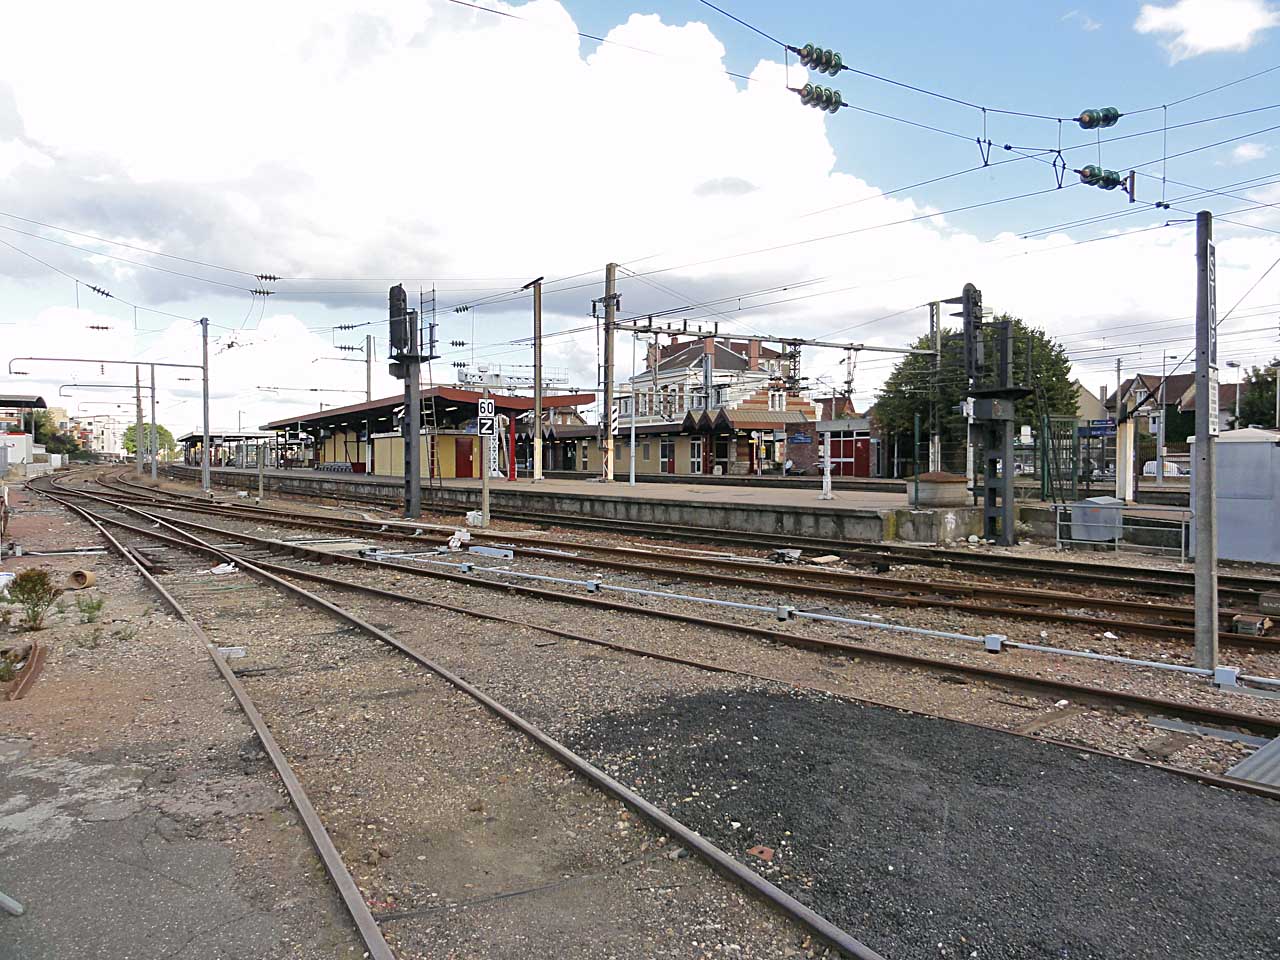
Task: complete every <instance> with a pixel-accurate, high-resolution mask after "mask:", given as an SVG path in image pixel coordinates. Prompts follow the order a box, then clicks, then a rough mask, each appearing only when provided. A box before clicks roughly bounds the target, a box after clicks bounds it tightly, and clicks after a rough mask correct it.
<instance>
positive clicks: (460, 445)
mask: <svg viewBox="0 0 1280 960" xmlns="http://www.w3.org/2000/svg"><path fill="white" fill-rule="evenodd" d="M453 464H454V469H453V475H454V476H455V477H469V476H471V474H472V473H473V472H474V467H473V466H472V464H471V437H456V438H455V439H454V441H453Z"/></svg>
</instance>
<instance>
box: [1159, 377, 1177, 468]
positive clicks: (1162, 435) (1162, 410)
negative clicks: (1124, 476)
mask: <svg viewBox="0 0 1280 960" xmlns="http://www.w3.org/2000/svg"><path fill="white" fill-rule="evenodd" d="M1175 358H1176V357H1170V356H1169V355H1167V353H1161V355H1160V401H1158V402H1160V425H1158V429H1157V430H1156V486H1164V485H1165V413H1167V412H1169V408H1167V406H1166V399H1165V379H1166V378H1167V376H1169V374H1166V372H1165V371H1166V369H1167V367H1169V361H1170V360H1175Z"/></svg>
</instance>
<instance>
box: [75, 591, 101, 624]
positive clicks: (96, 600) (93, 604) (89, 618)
mask: <svg viewBox="0 0 1280 960" xmlns="http://www.w3.org/2000/svg"><path fill="white" fill-rule="evenodd" d="M106 605H107V598H106V597H76V609H77V610H79V611H80V622H81V623H97V622H98V618H99V617H100V616H101V615H102V608H103V607H104V606H106Z"/></svg>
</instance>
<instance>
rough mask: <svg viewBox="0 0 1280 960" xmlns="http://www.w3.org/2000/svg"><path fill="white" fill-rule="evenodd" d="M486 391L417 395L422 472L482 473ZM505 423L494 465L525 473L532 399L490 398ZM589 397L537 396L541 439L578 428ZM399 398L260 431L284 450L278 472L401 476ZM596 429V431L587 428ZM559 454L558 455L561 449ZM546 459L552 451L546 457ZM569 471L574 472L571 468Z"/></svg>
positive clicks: (445, 475) (436, 390) (437, 390)
mask: <svg viewBox="0 0 1280 960" xmlns="http://www.w3.org/2000/svg"><path fill="white" fill-rule="evenodd" d="M484 396H485V394H484V393H482V392H480V391H477V390H466V389H462V388H459V387H447V386H436V387H428V388H424V389H423V390H422V395H421V398H422V410H423V412H422V425H423V429H422V436H421V438H420V440H419V443H420V451H421V457H422V460H421V462H422V475H423V476H424V477H439V478H441V479H452V478H457V477H479V476H480V475H481V473H480V470H481V463H480V455H481V443H480V438H479V437H478V436H477V435H476V421H477V417H478V407H479V401H480V400H481V398H482V397H484ZM489 397H490V399H492V400H493V402H494V408H495V410H496V412H497V414H498V417H499V422H500V424H501V426H502V430H501V436H500V437H499V438H498V441H497V443H496V444H495V449H496V450H497V458H496V459H497V463H496V466H497V467H498V468H499V469H500V470H502V472H503V473H504V474H507V475H508V476H511V477H514V476H515V475H516V473H517V470H519V472H521V473H526V472H528V471H530V469H531V466H532V450H533V442H532V437H533V432H532V430H533V424H532V420H533V398H532V397H519V396H511V395H501V394H496V393H493V392H490V393H489ZM594 400H595V395H594V394H591V393H574V394H549V395H546V396H544V397H543V398H542V407H543V436H544V438H550V437H553V436H555V435H556V432H557V431H559V430H565V429H570V430H572V429H574V428H576V429H582V428H583V427H584V425H585V421H584V420H583V419H582V417H581V415H580V414H579V413H578V407H580V406H585V405H587V404H589V403H592V402H594ZM403 416H404V397H403V395H399V396H395V397H386V398H383V399H381V400H372V401H367V402H364V403H355V404H350V405H348V406H344V407H333V408H330V409H328V410H319V411H315V412H311V413H305V414H300V415H298V416H296V417H287V418H284V419H281V420H275V421H272V422H271V423H268V424H265V425H264V426H263V429H264V430H267V431H272V432H273V434H274V436H275V437H276V439H277V442H278V444H279V445H280V446H281V448H282V449H287V450H289V451H291V453H290V454H289V455H286V456H284V457H282V458H281V459H280V461H279V465H280V466H282V467H305V468H314V469H319V470H326V469H327V470H337V471H342V472H351V473H368V474H377V475H379V476H388V477H400V476H404V438H403V437H402V435H401V433H400V424H401V421H402V418H403ZM588 429H589V430H590V431H592V432H594V431H595V429H596V428H595V427H590V428H588ZM561 452H562V455H563V451H561ZM544 458H546V459H544V462H550V458H551V454H550V452H546V453H544ZM569 469H573V468H569Z"/></svg>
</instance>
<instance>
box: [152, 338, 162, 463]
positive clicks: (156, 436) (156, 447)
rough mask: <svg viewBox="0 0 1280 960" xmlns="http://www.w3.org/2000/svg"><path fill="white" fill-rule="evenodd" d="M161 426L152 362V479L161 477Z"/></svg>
mask: <svg viewBox="0 0 1280 960" xmlns="http://www.w3.org/2000/svg"><path fill="white" fill-rule="evenodd" d="M159 459H160V428H159V427H158V426H157V425H156V365H155V364H154V363H153V364H151V479H152V480H157V479H159V467H157V466H156V461H158V460H159Z"/></svg>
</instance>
